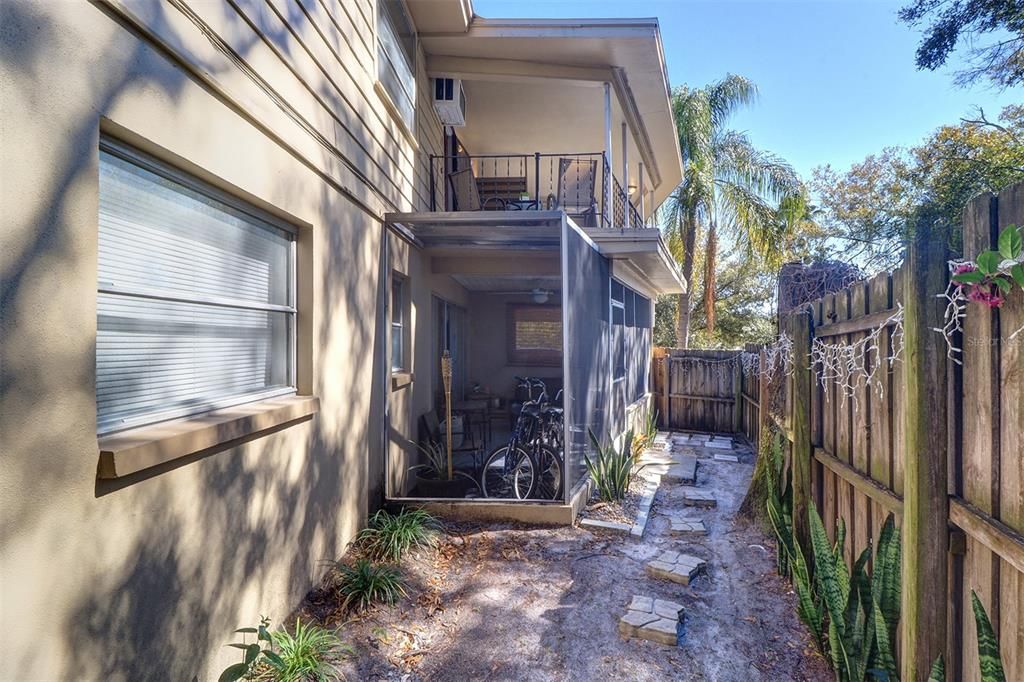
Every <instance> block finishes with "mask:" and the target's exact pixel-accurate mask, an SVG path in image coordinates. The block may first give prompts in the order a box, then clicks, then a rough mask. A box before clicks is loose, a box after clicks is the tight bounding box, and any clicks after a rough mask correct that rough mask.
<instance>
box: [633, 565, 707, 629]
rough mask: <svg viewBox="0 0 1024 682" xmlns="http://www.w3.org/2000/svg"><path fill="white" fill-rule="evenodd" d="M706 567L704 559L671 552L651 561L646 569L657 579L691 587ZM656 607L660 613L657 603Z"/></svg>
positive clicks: (656, 610)
mask: <svg viewBox="0 0 1024 682" xmlns="http://www.w3.org/2000/svg"><path fill="white" fill-rule="evenodd" d="M704 566H705V563H704V561H703V560H702V559H698V558H697V557H694V556H690V555H688V554H680V553H679V552H673V551H671V550H669V551H666V552H663V553H662V554H661V556H659V557H658V558H657V559H655V560H653V561H649V562H648V563H647V565H646V566H645V567H644V568H645V570H646V571H647V573H648V575H651V576H653V577H655V578H662V579H663V580H671V581H672V582H674V583H679V584H681V585H689V584H690V581H691V580H693V579H694V578H696V577H697V576H698V575H699V574H700V572H701V571H703V570H704ZM654 607H655V608H654V610H655V613H658V602H657V601H656V602H655V604H654Z"/></svg>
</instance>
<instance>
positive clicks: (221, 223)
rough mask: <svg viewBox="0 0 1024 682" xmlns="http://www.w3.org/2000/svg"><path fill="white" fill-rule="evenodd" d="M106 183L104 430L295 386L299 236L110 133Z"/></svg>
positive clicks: (100, 326) (100, 343)
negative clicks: (112, 137)
mask: <svg viewBox="0 0 1024 682" xmlns="http://www.w3.org/2000/svg"><path fill="white" fill-rule="evenodd" d="M99 184H100V210H99V287H98V305H97V335H96V409H97V419H98V427H99V430H100V432H101V433H103V432H110V431H115V430H118V429H123V428H129V427H132V426H138V425H140V424H146V423H152V422H155V421H160V420H163V419H170V418H174V417H180V416H184V415H188V414H195V413H198V412H202V411H206V410H211V409H216V408H219V407H226V406H230V405H236V404H240V403H243V402H249V401H252V400H258V399H261V398H265V397H271V396H274V395H281V394H284V393H290V392H294V388H293V387H294V385H295V382H294V371H295V370H294V365H295V362H294V352H295V351H294V348H295V342H294V333H295V287H294V279H295V273H294V270H295V265H294V262H295V255H294V234H293V233H292V232H291V231H289V230H287V229H284V227H283V226H278V225H276V224H275V223H274V221H273V219H271V218H269V216H263V215H262V214H261V213H260V212H259V211H258V210H257V209H255V208H252V207H247V206H243V205H241V204H240V203H239V202H237V201H236V200H233V199H230V198H228V197H226V196H224V195H222V194H221V193H220V192H218V191H217V190H215V189H214V188H212V187H208V186H205V185H203V184H201V183H199V182H198V181H197V180H195V179H193V178H189V177H186V176H184V175H182V174H180V173H179V172H178V171H175V170H173V169H170V168H168V167H165V166H163V165H162V164H159V163H158V162H156V161H154V160H152V159H149V158H148V157H144V156H142V155H141V154H139V153H137V152H134V151H132V150H130V149H127V148H124V147H122V146H121V145H120V144H118V143H114V142H112V141H107V140H104V141H103V142H102V143H101V148H100V183H99Z"/></svg>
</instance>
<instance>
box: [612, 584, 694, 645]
mask: <svg viewBox="0 0 1024 682" xmlns="http://www.w3.org/2000/svg"><path fill="white" fill-rule="evenodd" d="M683 622H684V616H683V605H682V604H677V603H675V602H674V601H666V600H664V599H653V598H651V597H642V596H639V595H634V596H633V601H632V602H631V603H630V604H629V606H628V607H626V613H625V615H623V616H622V617H621V618H620V619H619V634H621V635H622V636H623V637H627V638H629V637H633V638H636V639H646V640H649V641H651V642H658V643H659V644H667V645H669V646H678V645H679V640H681V639H682V636H683Z"/></svg>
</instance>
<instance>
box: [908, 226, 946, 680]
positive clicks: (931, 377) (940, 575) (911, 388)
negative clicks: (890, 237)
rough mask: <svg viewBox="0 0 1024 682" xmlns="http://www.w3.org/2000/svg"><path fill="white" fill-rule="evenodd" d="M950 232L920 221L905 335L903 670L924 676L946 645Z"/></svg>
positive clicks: (910, 274)
mask: <svg viewBox="0 0 1024 682" xmlns="http://www.w3.org/2000/svg"><path fill="white" fill-rule="evenodd" d="M947 273H948V269H947V267H946V235H945V234H943V233H935V232H933V231H932V230H930V229H928V228H927V227H926V226H919V228H918V230H917V231H916V233H915V236H914V239H913V241H912V242H911V244H910V248H909V251H908V254H907V261H906V280H905V281H906V284H905V290H904V302H903V334H904V350H903V363H904V377H905V380H904V405H905V409H904V429H903V434H904V436H903V445H904V450H903V451H904V457H905V463H904V466H905V468H904V491H903V527H902V529H903V571H902V572H903V599H902V601H903V604H902V630H903V637H902V651H903V661H902V675H901V676H900V677H901V679H903V680H907V681H910V682H912V681H914V680H923V679H925V678H926V677H927V676H928V670H929V668H930V667H931V665H932V662H933V661H934V660H935V659H936V658H938V656H939V655H940V654H942V653H944V652H945V650H946V627H947V623H946V599H945V588H946V579H947V557H946V554H947V551H948V548H949V530H948V527H947V519H948V518H949V501H948V498H947V490H946V481H947V471H946V454H947V438H946V434H947V431H946V429H947V414H946V411H947V405H946V388H947V375H946V352H945V346H944V344H943V342H942V337H941V336H940V335H939V334H938V333H936V332H935V331H933V330H934V329H937V328H940V327H942V324H943V319H942V302H941V301H942V299H939V298H938V297H937V296H936V294H938V293H940V292H942V291H944V290H945V288H946V278H947Z"/></svg>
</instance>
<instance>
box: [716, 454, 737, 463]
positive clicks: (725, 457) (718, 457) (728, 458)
mask: <svg viewBox="0 0 1024 682" xmlns="http://www.w3.org/2000/svg"><path fill="white" fill-rule="evenodd" d="M715 461H716V462H739V461H740V458H739V457H737V456H736V455H715Z"/></svg>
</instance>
